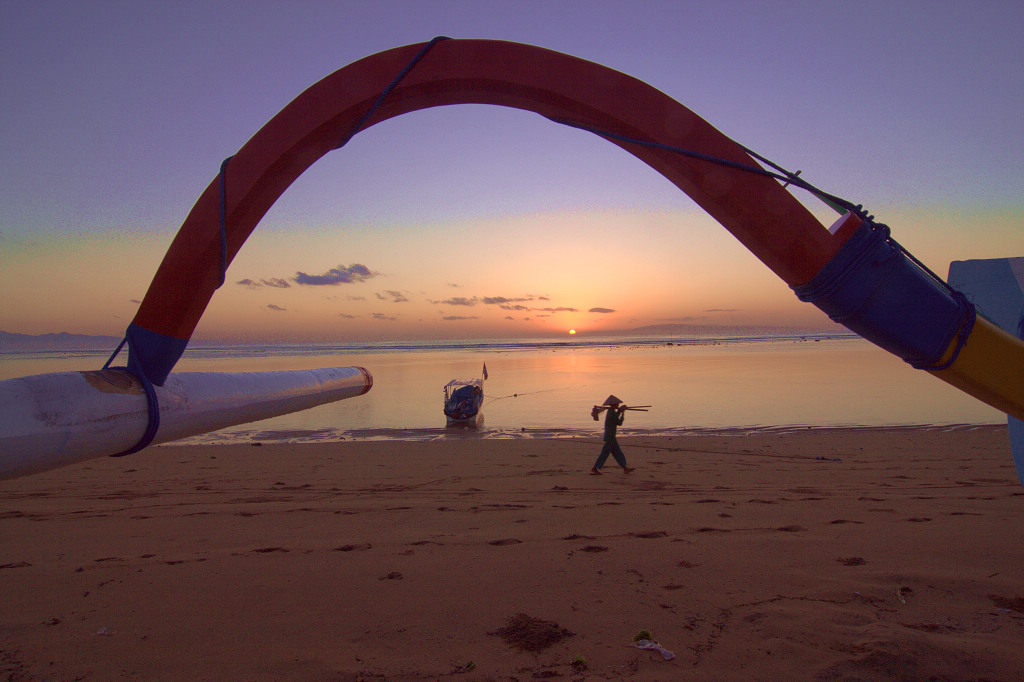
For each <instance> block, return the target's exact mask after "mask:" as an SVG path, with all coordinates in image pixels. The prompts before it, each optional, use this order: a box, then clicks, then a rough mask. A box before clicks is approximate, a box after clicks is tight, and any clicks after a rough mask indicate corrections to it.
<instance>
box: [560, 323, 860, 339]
mask: <svg viewBox="0 0 1024 682" xmlns="http://www.w3.org/2000/svg"><path fill="white" fill-rule="evenodd" d="M845 331H846V329H845V328H844V327H840V326H839V325H833V326H831V327H829V328H821V327H816V328H811V327H786V326H781V325H780V326H768V325H753V324H742V325H739V324H737V325H729V324H653V325H649V326H646V327H635V328H633V329H614V330H608V331H600V332H580V335H581V336H707V335H719V334H720V335H747V334H766V335H775V334H821V333H828V334H831V333H835V332H845ZM851 333H852V332H851Z"/></svg>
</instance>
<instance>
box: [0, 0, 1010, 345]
mask: <svg viewBox="0 0 1024 682" xmlns="http://www.w3.org/2000/svg"><path fill="white" fill-rule="evenodd" d="M1022 26H1024V3H1021V2H1017V1H1014V2H1001V1H987V2H947V1H944V0H929V1H926V2H892V1H891V0H889V1H886V2H860V3H849V2H784V1H783V2H763V1H762V2H754V1H750V2H738V1H725V2H715V3H709V2H681V1H676V2H643V3H637V2H608V1H606V2H558V1H552V0H549V1H545V2H530V1H524V0H517V1H515V2H468V1H467V2H412V1H409V2H388V1H387V0H383V1H380V2H373V3H370V2H336V1H335V2H259V1H257V2H217V1H212V2H190V1H184V2H175V3H156V2H138V1H125V2H104V1H97V2H45V1H42V2H40V1H32V2H29V1H27V0H9V1H8V2H5V3H2V4H0V59H2V62H3V68H2V69H0V93H2V96H0V164H2V169H0V174H2V177H3V182H2V183H0V265H2V267H0V286H2V287H3V290H4V292H5V295H4V297H3V300H2V301H0V329H3V330H6V331H14V332H21V333H33V334H35V333H43V332H48V331H60V330H67V331H73V332H83V333H106V334H111V335H120V334H121V333H122V332H123V330H124V327H125V326H126V325H127V323H128V322H129V321H130V319H131V317H132V316H133V315H134V310H135V308H136V307H137V301H138V300H139V299H140V298H141V297H142V296H143V295H144V293H145V290H146V287H147V286H148V283H149V279H150V277H151V276H152V273H153V271H154V270H155V268H156V266H157V265H158V263H159V261H160V258H161V257H162V254H163V252H164V250H165V249H166V247H167V245H168V244H169V243H170V240H171V238H172V237H173V235H174V233H175V231H176V230H177V228H178V226H179V225H180V223H181V221H182V220H183V219H184V217H185V215H187V213H188V211H189V209H190V208H191V206H192V204H193V203H194V202H195V200H196V198H198V196H199V194H200V192H201V191H202V190H203V189H204V188H205V186H206V185H207V184H208V183H209V182H210V180H211V179H212V178H213V177H214V176H215V174H216V172H217V168H218V166H219V164H220V162H221V160H223V159H224V158H225V157H227V156H229V155H231V154H233V153H234V152H235V151H236V150H237V149H238V148H239V147H240V146H241V145H242V144H244V142H245V141H246V140H247V139H248V138H249V137H250V136H251V135H252V134H253V133H254V132H255V131H256V130H258V129H259V128H260V127H261V126H262V125H263V124H264V123H265V122H266V121H267V120H269V119H270V118H271V117H272V116H273V115H274V114H275V113H277V111H279V110H280V109H281V108H282V107H284V106H285V105H286V104H287V103H288V102H289V101H290V100H291V99H292V98H294V97H295V96H296V95H298V94H299V93H300V92H301V91H302V90H303V89H305V88H306V87H308V86H309V85H311V84H312V83H314V82H316V81H317V80H319V79H320V78H322V77H324V76H326V75H327V74H329V73H330V72H332V71H334V70H336V69H338V68H340V67H342V66H344V65H346V64H348V63H351V62H353V61H355V60H357V59H360V58H362V57H364V56H367V55H369V54H372V53H375V52H379V51H381V50H386V49H389V48H392V47H396V46H399V45H404V44H409V43H415V42H421V41H424V40H428V39H430V38H431V37H433V36H435V35H439V34H444V35H448V36H451V37H455V38H497V39H504V40H512V41H519V42H525V43H531V44H535V45H540V46H543V47H547V48H550V49H554V50H558V51H561V52H566V53H568V54H572V55H575V56H578V57H582V58H584V59H589V60H591V61H595V62H598V63H601V64H604V65H606V66H609V67H611V68H614V69H618V70H620V71H623V72H626V73H628V74H630V75H633V76H636V77H638V78H640V79H642V80H645V81H647V82H648V83H650V84H652V85H653V86H655V87H657V88H659V89H660V90H662V91H664V92H666V93H668V94H669V95H670V96H672V97H674V98H675V99H677V100H678V101H680V102H682V103H683V104H685V105H687V106H688V107H689V108H691V109H692V110H694V111H695V112H697V113H698V114H700V115H701V116H703V117H704V118H706V119H707V120H708V121H710V122H711V123H712V124H713V125H715V126H716V127H717V128H719V129H720V130H722V131H723V132H725V133H726V134H728V135H730V136H731V137H733V138H735V139H736V140H738V141H739V142H741V143H742V144H745V145H746V146H748V147H751V148H753V149H755V150H757V151H758V152H760V153H762V154H764V155H765V156H767V157H769V158H772V159H774V160H776V161H777V162H779V163H781V164H783V165H784V166H787V167H789V168H791V169H794V170H795V169H802V170H803V175H804V177H806V178H807V179H809V180H811V181H812V182H813V183H814V184H816V185H818V186H819V187H821V188H823V189H826V190H828V191H831V192H833V193H835V194H838V195H840V196H844V197H846V198H848V199H851V200H853V201H855V202H857V203H863V204H864V205H866V206H867V207H868V208H869V209H870V210H871V211H872V212H874V213H875V214H876V215H877V216H878V217H879V219H880V220H882V221H884V222H887V223H888V224H890V225H891V226H892V227H893V233H894V235H895V236H896V238H897V239H898V240H900V241H901V242H902V243H903V244H904V245H906V246H907V247H908V248H909V249H910V250H911V252H913V253H914V254H915V255H917V256H918V257H920V258H921V259H922V260H924V261H925V262H926V263H927V264H928V265H929V266H930V267H932V268H933V269H935V270H936V271H937V272H939V273H940V274H943V275H944V274H945V268H946V266H947V265H948V262H949V261H950V260H953V259H958V258H976V257H997V256H1008V255H1021V252H1022V251H1024V248H1022V244H1024V239H1022V238H1021V237H1022V232H1024V228H1022V221H1024V182H1022V178H1024V161H1022V159H1024V125H1022V121H1024V31H1022V30H1021V27H1022ZM697 213H698V212H697V211H696V209H695V208H694V206H693V204H692V202H690V201H689V200H688V198H687V197H685V196H684V195H682V194H681V193H679V192H678V190H676V189H675V188H674V187H672V186H671V185H669V183H668V182H667V181H665V180H664V179H663V178H661V177H660V176H659V175H657V174H656V173H654V172H653V171H651V170H650V169H649V168H647V167H646V166H643V165H642V164H640V163H639V162H638V161H636V160H635V159H634V158H632V157H631V156H629V155H627V154H625V153H624V152H622V151H621V150H619V149H617V148H615V147H613V146H612V145H609V144H607V143H606V142H603V141H601V140H599V139H597V138H595V137H593V136H591V135H588V134H585V133H582V132H579V131H573V130H568V129H565V128H561V127H559V126H557V125H554V124H551V123H550V122H548V121H545V120H543V119H541V118H540V117H538V116H536V115H532V114H529V113H525V112H519V111H512V110H505V109H499V108H495V107H480V106H464V107H445V108H442V109H437V110H431V111H425V112H417V113H414V114H410V115H408V116H404V117H400V118H399V119H395V120H392V121H389V122H386V123H384V124H381V125H379V126H376V127H375V128H373V129H371V130H368V131H365V132H363V133H361V134H360V135H358V136H357V137H356V138H355V139H354V140H353V141H352V143H351V144H350V145H349V146H347V147H346V148H345V149H344V150H342V151H338V152H333V153H332V154H331V155H329V156H328V157H327V158H325V159H323V160H321V161H320V162H318V164H316V165H315V166H314V168H312V169H311V170H310V171H309V172H307V173H306V174H305V175H304V176H303V177H302V178H300V180H299V181H298V182H296V183H295V185H294V186H293V187H292V188H291V189H290V190H289V191H288V192H287V193H286V194H285V195H284V197H282V199H281V200H280V201H279V202H278V204H277V205H276V206H275V207H274V209H272V211H271V213H270V214H268V216H267V217H266V218H265V219H264V221H263V223H262V224H261V226H260V228H259V229H258V230H257V233H256V234H255V235H254V236H253V238H252V239H251V240H250V241H249V243H248V244H247V245H246V248H245V249H244V250H243V254H244V258H243V256H240V257H239V259H238V260H236V262H235V264H234V265H233V266H232V268H231V270H229V273H228V279H229V282H230V284H229V286H227V287H225V289H224V290H222V291H221V292H218V296H217V297H215V304H214V305H213V306H211V309H210V310H209V311H208V313H207V316H206V317H204V325H205V326H202V327H201V330H203V332H204V333H205V334H207V335H210V336H218V335H219V336H224V335H229V330H237V329H239V328H244V329H247V330H250V331H251V333H252V334H253V335H257V336H263V337H272V336H275V335H277V336H279V337H281V338H287V337H288V336H289V330H294V329H296V328H301V329H308V330H310V331H309V336H310V337H318V338H336V337H339V336H350V337H351V336H359V335H360V332H363V333H364V335H366V336H370V337H374V338H377V337H380V338H383V337H402V336H408V335H411V334H412V332H410V329H413V328H416V327H417V325H419V326H420V327H423V325H427V326H430V328H431V329H433V330H435V331H434V332H432V333H434V334H435V335H445V334H447V335H451V336H467V335H469V336H476V335H481V334H490V333H494V334H496V335H497V334H501V335H516V334H526V335H529V334H532V333H536V332H537V331H538V329H539V327H537V326H536V323H538V322H539V321H541V320H542V319H543V320H546V321H545V324H547V325H548V327H549V328H551V329H556V328H561V327H564V328H566V329H567V328H569V327H570V326H579V327H581V328H586V327H588V326H589V327H591V328H596V327H599V326H600V325H604V326H605V327H606V328H626V327H630V326H640V325H641V324H653V323H658V322H665V321H682V320H694V321H706V322H733V323H736V322H742V321H745V320H750V321H757V322H765V321H766V320H769V319H782V320H792V321H794V322H801V321H802V322H808V321H813V320H814V319H817V318H815V317H814V315H815V314H816V313H815V312H814V311H811V312H810V313H805V312H803V308H802V307H801V306H802V305H803V304H799V303H798V302H795V299H794V298H793V297H792V294H791V293H790V292H788V291H787V290H785V286H784V285H781V284H780V283H779V282H778V281H777V279H775V278H774V277H773V276H770V273H768V278H767V279H764V277H766V276H765V273H764V272H763V271H764V268H763V267H762V266H760V265H759V264H758V263H757V262H756V261H754V260H753V259H751V258H748V257H747V256H748V254H746V252H745V250H743V249H742V247H739V246H738V245H736V244H735V243H734V242H735V240H733V239H732V238H731V236H729V235H728V234H727V233H725V231H724V230H721V228H716V227H714V226H708V225H707V224H706V221H705V219H704V218H703V216H701V215H698V214H697ZM816 213H818V211H817V209H816ZM820 215H821V216H822V220H823V221H825V222H830V218H829V213H828V211H827V210H825V211H824V212H820ZM626 231H628V232H629V234H630V237H629V241H630V244H629V245H628V246H629V247H628V248H623V249H620V250H618V251H616V250H615V249H614V247H610V246H609V247H606V248H604V250H602V249H601V248H597V244H595V242H596V243H598V244H600V243H604V244H614V243H616V241H618V239H619V237H618V236H621V235H622V234H623V233H624V232H626ZM553 233H557V234H558V235H563V233H564V240H562V238H561V237H559V238H549V235H552V234H553ZM453 235H454V237H453ZM463 235H467V236H465V238H463V237H462V236H463ZM453 239H457V240H458V241H459V243H460V245H462V246H464V247H465V250H464V251H463V250H459V249H450V250H444V249H441V248H439V247H438V245H439V244H440V243H442V242H450V241H452V240H453ZM435 249H436V250H435ZM250 252H251V253H250ZM665 252H673V253H678V254H679V255H678V256H677V260H676V261H674V262H673V261H671V260H669V259H668V258H667V257H666V256H665V255H664V254H665ZM473 254H477V255H478V256H482V255H484V254H486V256H487V261H488V262H487V264H486V266H485V267H481V266H480V264H479V263H475V264H474V263H469V264H466V265H465V266H464V267H463V266H462V265H461V264H463V263H466V262H467V261H472V260H474V257H473ZM696 254H699V260H693V259H695V258H697V257H698V256H697V255H696ZM476 260H479V258H477V259H476ZM353 264H365V266H366V267H368V268H369V270H371V271H373V272H374V273H375V276H374V277H371V278H366V279H360V280H358V281H353V282H347V283H343V284H338V285H337V286H331V287H327V286H313V285H307V286H303V285H302V284H301V283H298V282H296V275H297V273H306V274H307V275H309V276H310V277H317V276H322V275H325V274H327V273H330V272H331V271H332V270H338V269H344V268H347V267H349V266H351V265H353ZM460 268H462V269H460ZM610 271H611V273H612V274H611V275H610V274H609V273H610ZM638 271H648V272H649V273H653V274H654V275H655V276H656V277H657V280H656V282H655V284H654V286H653V287H652V286H651V285H650V282H649V281H648V280H643V279H641V278H637V277H633V276H631V273H636V272H638ZM716 272H719V273H721V275H716V274H715V273H716ZM748 272H749V273H750V277H751V278H752V279H750V280H746V279H744V278H745V277H746V276H747V273H748ZM535 273H549V274H547V275H546V276H542V275H541V274H535ZM737 273H740V274H737ZM555 274H559V275H561V279H559V278H558V277H555V276H554V275H555ZM718 277H720V279H718ZM264 280H266V281H277V280H282V281H286V282H291V286H290V287H254V286H247V285H242V284H237V282H243V281H248V282H261V281H264ZM734 280H740V281H738V282H736V283H735V284H734ZM609 281H611V282H615V283H617V287H618V289H617V290H616V289H614V288H609V287H607V283H608V282H609ZM769 281H770V282H772V284H770V285H769V284H767V282H769ZM695 282H696V284H695ZM768 286H771V287H773V288H772V291H771V294H770V295H769V294H762V293H760V292H758V293H756V294H755V293H751V292H752V291H757V290H760V289H763V288H765V287H768ZM623 288H625V289H627V290H628V293H629V295H628V296H625V295H624V294H623V293H622V291H621V290H622V289H623ZM389 292H390V293H389ZM396 292H397V293H399V294H400V296H398V297H396V296H393V295H391V294H393V293H396ZM527 296H530V297H533V302H532V303H531V307H532V308H533V311H532V312H533V314H532V315H530V314H529V312H530V311H525V312H522V313H517V314H507V315H506V314H501V315H497V313H496V311H495V310H492V309H488V310H486V311H485V309H484V308H485V306H484V305H483V304H480V305H477V306H476V307H473V306H470V305H465V302H466V301H472V300H473V299H474V298H475V299H476V300H477V301H478V302H479V301H482V300H483V299H484V298H486V297H506V298H516V297H519V298H525V297H527ZM218 299H223V300H221V301H218ZM399 299H403V300H399ZM542 299H546V302H545V303H544V304H541V303H540V302H539V301H541V300H542ZM453 301H458V302H457V303H453ZM446 302H447V303H446ZM544 308H552V309H568V308H572V309H575V310H577V311H586V310H590V309H600V310H614V311H617V312H616V313H615V314H609V313H602V314H600V315H598V317H595V316H593V315H592V316H590V317H587V316H585V315H583V314H582V313H581V314H580V315H577V316H576V317H570V316H569V315H568V314H564V313H553V312H552V311H550V310H548V311H545V310H544ZM723 311H731V313H732V314H730V315H723V314H722V313H723ZM506 312H507V311H506ZM517 315H518V317H517ZM558 315H562V316H561V317H557V316H558ZM553 316H554V317H553ZM527 317H530V319H529V320H527V319H526V318H527ZM207 318H209V320H207ZM556 318H557V319H556ZM599 318H600V319H599ZM328 319H329V320H330V323H329V324H328V323H326V322H324V320H328ZM442 321H445V322H448V323H450V324H449V325H448V326H445V325H444V324H443V323H442ZM527 322H529V323H531V324H527ZM520 323H522V324H520ZM389 324H390V325H391V326H390V327H389V326H388V325H389ZM458 325H462V326H458ZM501 325H504V326H501ZM517 325H518V326H517ZM499 327H500V329H499ZM300 337H301V335H300Z"/></svg>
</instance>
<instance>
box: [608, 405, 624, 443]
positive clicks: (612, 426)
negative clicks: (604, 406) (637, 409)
mask: <svg viewBox="0 0 1024 682" xmlns="http://www.w3.org/2000/svg"><path fill="white" fill-rule="evenodd" d="M625 418H626V413H625V412H619V411H618V410H615V409H612V408H610V407H609V408H608V413H607V414H606V415H605V416H604V440H605V442H608V441H609V440H615V431H616V429H618V428H619V427H620V426H622V422H623V420H625Z"/></svg>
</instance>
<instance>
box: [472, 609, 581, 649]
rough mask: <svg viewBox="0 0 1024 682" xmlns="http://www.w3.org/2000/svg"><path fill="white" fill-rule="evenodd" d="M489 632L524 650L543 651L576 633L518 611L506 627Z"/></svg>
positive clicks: (510, 618)
mask: <svg viewBox="0 0 1024 682" xmlns="http://www.w3.org/2000/svg"><path fill="white" fill-rule="evenodd" d="M487 634H489V635H496V636H498V637H501V638H502V639H503V640H505V643H506V644H508V645H509V646H513V647H516V648H517V649H522V650H523V651H543V650H544V649H547V648H548V647H549V646H551V645H553V644H557V643H558V642H561V641H562V640H563V639H565V638H566V637H572V636H573V635H575V634H576V633H575V632H569V631H568V630H566V629H565V628H563V627H561V626H560V625H559V624H558V623H555V622H554V621H550V620H541V619H540V618H534V617H533V616H528V615H526V614H525V613H517V614H516V615H514V616H511V617H509V619H508V624H507V625H506V626H505V627H503V628H501V629H500V630H495V631H494V632H489V633H487Z"/></svg>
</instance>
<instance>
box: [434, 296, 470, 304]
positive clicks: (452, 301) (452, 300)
mask: <svg viewBox="0 0 1024 682" xmlns="http://www.w3.org/2000/svg"><path fill="white" fill-rule="evenodd" d="M479 300H480V299H478V298H477V297H476V296H474V297H473V298H466V297H465V296H456V297H454V298H446V299H445V300H443V301H437V303H439V304H440V305H465V306H470V305H476V304H477V303H478V302H479Z"/></svg>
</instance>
